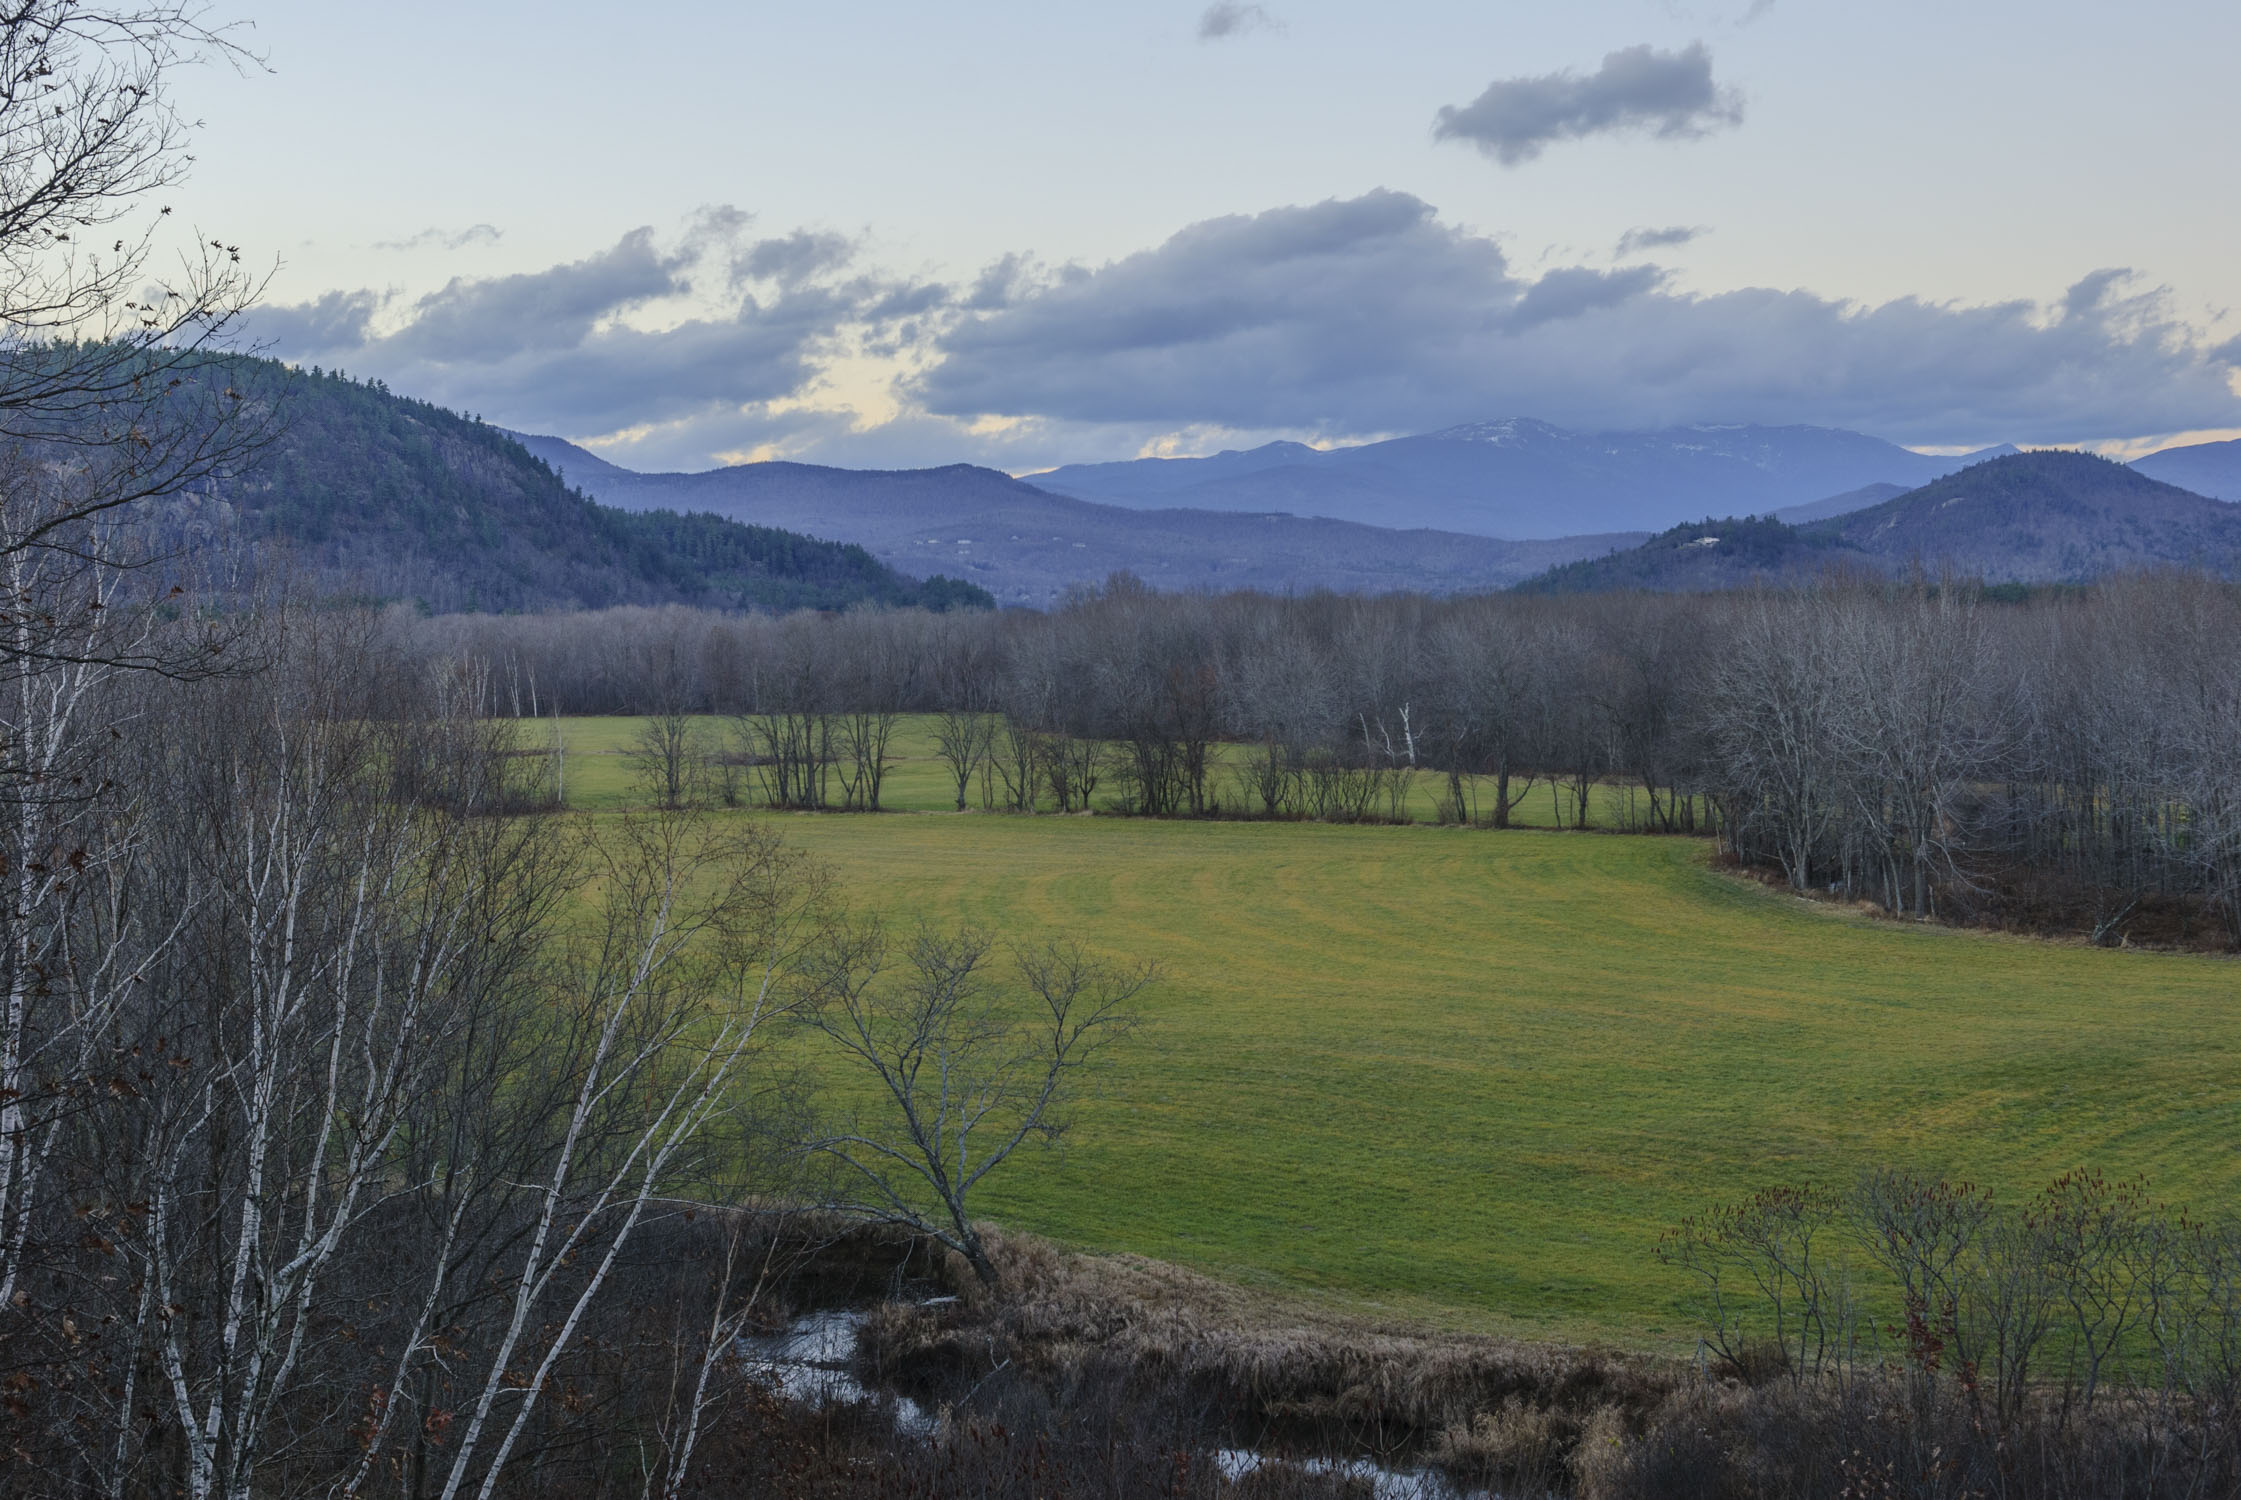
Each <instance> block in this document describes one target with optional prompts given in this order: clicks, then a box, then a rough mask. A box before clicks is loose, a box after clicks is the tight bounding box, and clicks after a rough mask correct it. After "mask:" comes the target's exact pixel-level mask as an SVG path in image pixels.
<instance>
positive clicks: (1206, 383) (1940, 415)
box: [911, 191, 2241, 443]
mask: <svg viewBox="0 0 2241 1500" xmlns="http://www.w3.org/2000/svg"><path fill="white" fill-rule="evenodd" d="M940 348H941V355H940V357H939V358H938V359H937V360H936V361H935V362H934V363H933V364H932V365H931V367H930V368H928V370H927V371H926V372H925V374H924V375H923V376H921V377H920V378H919V379H918V380H917V381H916V382H915V384H914V385H913V386H912V388H911V389H912V391H913V393H914V394H915V396H916V398H917V399H918V401H919V402H920V403H921V404H922V405H923V406H924V408H925V409H926V410H928V411H930V412H931V413H934V414H936V415H943V416H950V417H954V418H959V419H964V418H970V417H974V416H982V415H994V416H1008V417H1028V418H1036V419H1041V420H1046V421H1054V422H1074V423H1084V424H1099V423H1103V424H1116V425H1120V426H1132V425H1151V426H1160V425H1164V426H1166V427H1168V428H1170V429H1172V428H1178V427H1185V426H1190V425H1194V424H1210V425H1218V426H1222V427H1226V428H1231V429H1236V430H1240V431H1258V430H1269V429H1278V428H1288V429H1294V430H1298V429H1314V430H1317V431H1320V432H1324V433H1327V434H1329V435H1332V436H1350V435H1359V434H1365V433H1377V432H1394V431H1424V430H1428V429H1431V428H1435V427H1438V426H1441V425H1445V424H1448V423H1453V422H1461V421H1467V420H1473V419H1479V418H1485V417H1491V416H1499V415H1511V414H1517V413H1529V414H1533V415H1538V416H1542V417H1545V418H1547V419H1549V420H1552V421H1556V422H1561V423H1564V424H1566V425H1571V426H1579V427H1591V428H1592V427H1648V426H1662V425H1666V424H1669V423H1679V422H1699V421H1707V422H1712V421H1717V422H1730V421H1756V422H1805V423H1817V424H1825V425H1831V426H1842V427H1855V428H1860V429H1863V430H1866V431H1869V432H1874V433H1878V434H1881V435H1883V436H1887V437H1891V438H1895V439H1898V440H1901V441H1909V442H1921V443H1964V442H1971V443H1973V442H1981V441H1989V440H1998V439H2001V438H2007V437H2013V438H2015V439H2017V440H2048V441H2075V440H2077V439H2078V438H2079V437H2081V436H2084V435H2097V436H2098V435H2107V436H2120V435H2128V434H2135V433H2143V432H2168V431H2177V430H2186V429H2194V428H2211V427H2227V426H2241V398H2237V397H2236V396H2235V394H2234V391H2233V389H2232V387H2231V385H2230V383H2229V376H2230V375H2231V373H2232V370H2233V367H2234V364H2235V363H2236V355H2235V352H2234V351H2233V350H2232V349H2230V348H2227V349H2222V350H2207V349H2205V348H2203V347H2202V345H2201V342H2200V341H2199V340H2198V339H2197V338H2196V337H2195V336H2194V335H2193V334H2192V333H2191V332H2190V331H2189V330H2188V329H2187V328H2186V327H2185V326H2184V325H2183V324H2182V323H2181V322H2180V321H2179V320H2178V319H2177V317H2176V316H2175V315H2174V314H2173V313H2172V312H2171V310H2170V308H2169V306H2168V302H2167V299H2166V298H2165V297H2164V296H2163V295H2162V294H2161V293H2160V292H2157V291H2154V290H2148V291H2134V290H2133V289H2132V288H2131V284H2130V283H2127V282H2125V281H2124V280H2123V279H2122V278H2121V275H2100V274H2096V275H2095V276H2093V277H2088V278H2086V279H2085V280H2084V281H2081V282H2080V284H2079V286H2078V287H2077V288H2076V289H2075V290H2074V291H2073V292H2072V293H2071V294H2070V295H2069V296H2068V297H2067V298H2065V299H2064V300H2063V301H2062V302H2061V303H2060V304H2058V305H2057V306H2055V307H2054V308H2051V309H2048V308H2041V307H2039V306H2036V305H2034V304H2031V303H2026V302H2010V303H2002V304H1995V305H1991V306H1955V305H1951V304H1941V303H1933V302H1926V301H1923V300H1920V299H1917V298H1901V299H1898V300H1896V301H1892V302H1887V303H1883V304H1880V305H1877V306H1871V307H1862V306H1858V305H1855V304H1851V303H1846V302H1842V301H1837V300H1832V299H1829V298H1825V297H1821V296H1817V295H1815V294H1813V293H1810V292H1804V291H1780V290H1772V289H1767V288H1751V289H1746V290H1742V291H1735V292H1728V293H1723V294H1718V295H1711V296H1699V295H1690V294H1685V293H1679V292H1675V291H1672V290H1670V289H1668V288H1667V287H1665V286H1664V285H1663V282H1662V273H1660V272H1659V271H1657V269H1656V268H1654V267H1647V266H1644V267H1632V268H1626V269H1622V270H1619V271H1613V272H1594V271H1588V270H1584V269H1581V268H1562V269H1559V270H1554V271H1551V272H1549V273H1547V274H1545V275H1542V276H1539V277H1531V276H1527V275H1522V274H1520V273H1519V272H1518V271H1517V270H1516V269H1515V268H1513V267H1512V266H1511V265H1510V263H1509V262H1508V261H1507V260H1506V259H1505V257H1504V256H1503V254H1502V252H1501V250H1500V248H1499V247H1498V246H1497V245H1496V244H1495V243H1494V242H1493V241H1492V240H1490V239H1487V238H1484V237H1482V236H1478V235H1474V234H1471V233H1468V232H1466V231H1464V230H1461V229H1458V228H1455V227H1453V226H1450V225H1447V224H1444V223H1442V222H1441V221H1440V220H1439V218H1438V216H1437V215H1436V214H1435V213H1434V211H1433V210H1432V208H1431V207H1430V206H1429V205H1427V204H1425V203H1423V202H1421V201H1420V200H1418V199H1416V198H1413V197H1410V196H1408V195H1406V194H1403V193H1395V192H1389V191H1379V192H1373V193H1370V194H1367V195H1365V196H1364V197H1361V198H1356V199H1352V200H1344V201H1332V202H1328V203H1321V204H1316V205H1312V206H1309V207H1291V208H1279V209H1273V210H1270V211H1268V212H1266V213H1262V214H1257V215H1252V216H1237V217H1231V218H1223V219H1215V220H1210V221H1207V222H1205V223H1201V224H1196V225H1192V226H1190V227H1189V228H1187V229H1185V230H1183V231H1181V232H1179V233H1178V234H1176V235H1175V236H1174V237H1173V238H1171V239H1170V240H1168V241H1167V242H1166V243H1165V244H1163V245H1160V246H1158V247H1157V248H1155V249H1151V250H1147V251H1144V252H1141V253H1139V254H1136V255H1132V256H1129V257H1126V258H1125V259H1122V260H1119V261H1115V262H1113V263H1111V264H1109V265H1106V266H1102V267H1098V268H1094V269H1091V268H1074V269H1073V270H1072V272H1071V273H1070V274H1060V275H1051V276H1046V277H1044V278H1042V279H1041V280H1040V281H1038V282H1037V283H1036V284H1035V285H1033V286H1031V287H1027V288H1025V289H1022V290H1019V291H1017V292H1015V293H1014V295H1013V296H1012V298H1011V300H1010V301H1009V303H1008V305H1005V306H1003V307H1000V308H997V309H994V310H991V311H985V312H979V313H961V314H960V315H959V316H958V321H957V322H956V323H955V324H954V326H952V327H951V328H950V329H949V330H948V331H947V333H946V334H945V335H944V336H943V338H942V340H941V343H940Z"/></svg>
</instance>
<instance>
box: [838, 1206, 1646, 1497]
mask: <svg viewBox="0 0 2241 1500" xmlns="http://www.w3.org/2000/svg"><path fill="white" fill-rule="evenodd" d="M993 1243H994V1244H995V1246H996V1247H997V1255H998V1257H999V1261H998V1263H999V1265H1000V1267H1001V1268H1002V1272H1003V1285H1002V1288H1001V1290H1000V1291H999V1292H997V1293H994V1294H989V1293H983V1292H982V1291H980V1289H979V1288H978V1286H977V1284H975V1283H974V1282H973V1281H972V1278H971V1277H970V1276H954V1277H953V1284H954V1285H955V1286H956V1287H957V1289H958V1295H957V1300H956V1301H954V1302H947V1303H940V1304H936V1305H931V1306H910V1305H893V1304H891V1305H888V1306H885V1307H883V1308H881V1309H879V1310H878V1311H877V1312H876V1313H875V1314H874V1315H873V1317H872V1318H871V1320H870V1322H869V1324H868V1325H867V1327H866V1331H865V1337H864V1340H863V1344H862V1349H861V1354H860V1357H861V1359H862V1360H863V1362H864V1364H865V1370H864V1373H865V1374H866V1376H867V1377H869V1378H871V1379H873V1380H876V1381H881V1382H887V1383H892V1384H895V1385H898V1386H900V1387H901V1388H903V1389H905V1390H908V1391H911V1392H913V1393H914V1394H917V1395H919V1396H921V1397H924V1398H927V1399H931V1400H934V1401H937V1402H939V1401H946V1400H955V1399H957V1398H958V1395H959V1393H960V1392H962V1391H966V1390H969V1389H970V1388H971V1387H972V1386H973V1384H975V1383H976V1382H978V1381H981V1380H984V1379H986V1378H988V1376H989V1375H990V1374H991V1373H992V1372H994V1371H996V1370H999V1369H1007V1370H1011V1371H1015V1372H1021V1373H1024V1374H1027V1375H1029V1376H1031V1377H1032V1378H1035V1379H1037V1380H1039V1381H1041V1382H1043V1383H1045V1384H1047V1385H1050V1386H1052V1387H1054V1388H1057V1387H1063V1386H1066V1385H1068V1384H1071V1383H1074V1382H1077V1381H1079V1380H1080V1379H1081V1378H1083V1375H1084V1373H1085V1371H1087V1370H1088V1369H1090V1368H1091V1367H1092V1366H1093V1365H1095V1366H1102V1367H1105V1368H1108V1369H1110V1368H1113V1367H1116V1366H1117V1367H1119V1368H1122V1369H1125V1370H1126V1371H1128V1372H1129V1374H1130V1377H1131V1379H1132V1380H1133V1381H1134V1382H1136V1383H1140V1384H1141V1383H1160V1384H1165V1385H1169V1386H1180V1387H1181V1388H1183V1389H1185V1390H1187V1391H1188V1392H1189V1394H1190V1396H1191V1398H1192V1399H1193V1400H1194V1401H1195V1402H1196V1403H1197V1404H1198V1405H1199V1406H1201V1407H1202V1408H1203V1409H1204V1410H1206V1411H1207V1412H1208V1413H1209V1414H1212V1415H1214V1416H1216V1418H1217V1420H1218V1421H1219V1422H1220V1423H1221V1424H1222V1425H1223V1426H1225V1427H1227V1428H1228V1429H1229V1430H1230V1431H1232V1432H1234V1433H1236V1434H1237V1435H1238V1436H1239V1437H1240V1438H1241V1439H1242V1440H1245V1441H1247V1442H1250V1443H1252V1444H1253V1445H1254V1446H1261V1445H1263V1444H1267V1443H1271V1442H1274V1443H1279V1444H1291V1445H1301V1446H1305V1447H1309V1448H1313V1449H1315V1450H1318V1451H1337V1450H1341V1449H1343V1450H1345V1451H1349V1452H1371V1453H1387V1454H1399V1453H1403V1452H1406V1453H1410V1454H1413V1455H1416V1456H1420V1457H1423V1458H1426V1459H1431V1460H1433V1461H1437V1462H1440V1463H1442V1464H1443V1466H1445V1465H1447V1464H1448V1463H1450V1462H1451V1461H1452V1463H1453V1465H1454V1467H1455V1470H1456V1472H1458V1474H1461V1473H1464V1472H1471V1473H1476V1474H1483V1475H1485V1476H1486V1477H1489V1478H1491V1477H1494V1476H1496V1475H1514V1476H1516V1477H1524V1476H1525V1475H1526V1474H1527V1473H1536V1474H1537V1473H1540V1472H1543V1471H1544V1470H1545V1471H1547V1472H1548V1473H1549V1474H1550V1475H1551V1476H1553V1475H1554V1474H1555V1473H1557V1472H1558V1471H1561V1470H1562V1469H1563V1467H1564V1465H1565V1464H1566V1463H1567V1462H1568V1458H1569V1455H1570V1453H1571V1452H1572V1450H1573V1449H1574V1448H1575V1447H1576V1446H1577V1444H1578V1443H1579V1441H1580V1437H1581V1434H1582V1433H1584V1432H1586V1431H1588V1430H1589V1429H1590V1428H1591V1427H1592V1428H1594V1429H1595V1430H1597V1431H1608V1430H1610V1429H1611V1428H1612V1426H1613V1424H1614V1423H1616V1424H1619V1426H1621V1427H1624V1426H1628V1425H1632V1424H1636V1423H1639V1422H1640V1421H1642V1420H1644V1419H1646V1418H1647V1417H1648V1415H1649V1414H1650V1413H1651V1412H1652V1411H1654V1410H1655V1409H1656V1408H1657V1407H1658V1406H1659V1405H1660V1404H1661V1403H1662V1402H1663V1401H1664V1400H1665V1399H1666V1397H1667V1396H1668V1395H1669V1394H1670V1393H1671V1392H1672V1391H1673V1390H1674V1389H1675V1388H1676V1386H1677V1385H1678V1384H1679V1383H1680V1382H1681V1380H1682V1379H1683V1378H1684V1375H1685V1372H1684V1371H1683V1370H1682V1369H1681V1368H1680V1367H1679V1366H1677V1365H1674V1364H1672V1363H1671V1362H1669V1361H1662V1360H1658V1359H1654V1358H1651V1357H1648V1356H1643V1355H1635V1354H1624V1353H1618V1352H1614V1351H1610V1350H1604V1349H1593V1348H1568V1347H1562V1346H1557V1345H1548V1344H1532V1343H1524V1342H1519V1341H1514V1340H1508V1339H1501V1338H1494V1337H1489V1336H1484V1335H1473V1334H1461V1333H1438V1332H1428V1331H1424V1330H1421V1329H1413V1328H1403V1327H1394V1326H1390V1325H1383V1324H1379V1323H1376V1322H1372V1321H1367V1320H1364V1319H1361V1318H1358V1317H1350V1316H1347V1315H1345V1314H1343V1313H1340V1312H1336V1311H1332V1310H1329V1309H1325V1308H1321V1307H1317V1306H1315V1305H1313V1304H1308V1303H1301V1302H1296V1301H1288V1300H1285V1299H1281V1298H1278V1297H1275V1296H1272V1295H1270V1294H1268V1293H1264V1292H1257V1291H1253V1290H1250V1289H1244V1288H1239V1287H1235V1286H1230V1285H1226V1284H1224V1283H1222V1282H1218V1281H1215V1280H1213V1279H1211V1278H1209V1277H1206V1276H1202V1275H1199V1274H1197V1273H1195V1272H1192V1271H1188V1270H1185V1269H1183V1268H1181V1267H1178V1266H1173V1265H1167V1264H1163V1263H1161V1262H1157V1261H1151V1260H1145V1259H1142V1258H1140V1257H1136V1256H1093V1255H1080V1254H1072V1253H1068V1252H1065V1251H1061V1250H1058V1249H1056V1248H1054V1247H1052V1246H1051V1245H1049V1244H1047V1243H1044V1242H1042V1241H1038V1240H1034V1239H1030V1238H1026V1237H1023V1236H1017V1235H1005V1234H1001V1233H998V1234H996V1235H995V1236H994V1239H993Z"/></svg>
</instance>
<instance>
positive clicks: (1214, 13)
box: [1198, 0, 1284, 42]
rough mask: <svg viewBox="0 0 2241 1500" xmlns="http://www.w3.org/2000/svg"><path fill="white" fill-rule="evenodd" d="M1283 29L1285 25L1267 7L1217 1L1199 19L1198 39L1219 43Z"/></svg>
mask: <svg viewBox="0 0 2241 1500" xmlns="http://www.w3.org/2000/svg"><path fill="white" fill-rule="evenodd" d="M1283 29H1284V23H1283V22H1281V21H1279V20H1277V19H1276V18H1275V17H1274V16H1272V15H1270V14H1269V13H1268V11H1267V9H1266V8H1265V7H1262V6H1258V5H1244V4H1240V3H1238V0H1216V3H1215V4H1213V5H1209V6H1207V7H1206V14H1204V15H1202V16H1200V17H1199V18H1198V39H1199V40H1200V41H1202V42H1218V41H1221V40H1223V39H1224V38H1227V37H1233V36H1243V35H1245V34H1246V33H1247V32H1251V31H1281V30H1283Z"/></svg>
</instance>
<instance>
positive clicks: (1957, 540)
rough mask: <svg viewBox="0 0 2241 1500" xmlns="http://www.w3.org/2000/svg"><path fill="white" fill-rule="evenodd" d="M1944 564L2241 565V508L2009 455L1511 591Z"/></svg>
mask: <svg viewBox="0 0 2241 1500" xmlns="http://www.w3.org/2000/svg"><path fill="white" fill-rule="evenodd" d="M1916 565H1920V566H1922V567H1925V568H1929V569H1931V570H1933V571H1934V570H1938V569H1943V568H1951V569H1953V570H1955V571H1957V572H1959V573H1961V574H1963V575H1966V576H1970V577H1975V578H1981V579H1983V580H1984V581H1986V582H1987V583H2023V584H2041V583H2085V582H2089V581H2091V580H2092V579H2095V578H2102V577H2106V576H2107V575H2109V574H2111V573H2118V572H2122V571H2124V570H2126V569H2128V568H2156V567H2181V568H2199V569H2202V570H2203V571H2205V572H2210V573H2215V574H2218V575H2219V576H2221V577H2227V578H2230V577H2234V576H2236V574H2237V573H2241V505H2233V504H2228V503H2227V502H2225V501H2221V500H2212V499H2208V498H2206V497H2205V496H2202V495H2197V494H2194V493H2192V492H2190V491H2187V490H2182V489H2178V488H2176V487H2174V486H2172V485H2168V484H2162V483H2159V482H2157V481H2156V480H2153V479H2150V478H2149V477H2147V476H2146V475H2145V474H2142V473H2139V472H2138V471H2136V470H2134V469H2130V468H2127V467H2125V466H2124V465H2123V464H2118V463H2111V462H2110V461H2109V460H2107V459H2104V458H2096V457H2094V456H2093V455H2092V454H2089V453H2072V452H2060V451H2053V452H2039V453H2017V454H2012V455H2009V456H2007V457H2004V458H1995V459H1992V460H1989V461H1988V462H1985V463H1980V464H1973V465H1971V466H1970V467H1968V468H1966V469H1963V470H1962V471H1961V472H1959V473H1958V474H1949V475H1947V476H1945V477H1944V478H1942V479H1937V480H1933V481H1931V482H1930V483H1929V484H1926V485H1923V486H1922V487H1921V488H1920V489H1915V490H1909V491H1908V492H1906V493H1905V494H1903V495H1899V496H1897V497H1895V498H1893V499H1890V500H1886V501H1884V502H1883V503H1881V504H1879V505H1870V506H1867V507H1865V508H1864V509H1860V510H1854V511H1851V512H1849V513H1847V514H1844V515H1839V516H1835V517H1832V518H1830V519H1828V520H1823V521H1817V522H1814V523H1811V524H1808V525H1804V526H1788V525H1784V524H1783V523H1782V522H1781V521H1779V520H1776V519H1773V518H1768V517H1758V518H1747V519H1733V518H1731V519H1728V520H1724V521H1703V522H1700V523H1698V524H1696V525H1693V526H1680V527H1675V528H1674V529H1673V530H1671V531H1668V532H1665V533H1663V534H1662V535H1660V536H1657V537H1653V538H1652V539H1651V540H1650V541H1648V542H1646V543H1644V544H1643V545H1642V546H1640V547H1636V548H1633V549H1631V550H1629V551H1625V552H1618V553H1613V554H1612V555H1610V556H1609V557H1602V558H1595V559H1591V560H1588V561H1583V562H1576V563H1573V564H1571V565H1570V566H1568V567H1562V568H1556V569H1553V570H1551V571H1550V572H1548V573H1545V574H1543V575H1541V576H1540V577H1538V578H1535V579H1531V580H1529V581H1527V582H1526V583H1524V584H1521V585H1519V588H1520V589H1521V590H1523V591H1527V592H1535V593H1590V592H1597V591H1601V590H1606V589H1627V588H1638V589H1655V590H1663V591H1694V590H1704V589H1718V588H1732V587H1735V586H1737V585H1739V584H1746V583H1751V582H1754V581H1757V580H1762V579H1763V580H1766V581H1769V582H1785V581H1795V580H1797V579H1800V578H1806V577H1811V576H1813V575H1814V574H1816V573H1819V572H1821V571H1823V570H1825V569H1828V568H1830V567H1832V566H1845V567H1851V568H1857V569H1862V570H1867V571H1874V572H1883V573H1894V572H1899V571H1903V570H1905V569H1907V568H1910V567H1914V566H1916Z"/></svg>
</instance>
